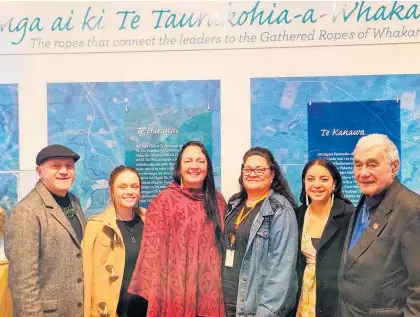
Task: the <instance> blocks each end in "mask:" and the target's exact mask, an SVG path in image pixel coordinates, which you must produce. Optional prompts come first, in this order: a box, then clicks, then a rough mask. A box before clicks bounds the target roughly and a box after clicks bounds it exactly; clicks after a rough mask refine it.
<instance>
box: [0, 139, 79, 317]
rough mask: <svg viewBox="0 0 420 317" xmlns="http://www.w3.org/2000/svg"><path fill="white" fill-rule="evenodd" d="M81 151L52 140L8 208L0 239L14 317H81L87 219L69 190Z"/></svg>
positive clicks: (77, 200) (39, 154) (40, 153)
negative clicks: (30, 183)
mask: <svg viewBox="0 0 420 317" xmlns="http://www.w3.org/2000/svg"><path fill="white" fill-rule="evenodd" d="M79 158H80V156H79V155H78V154H77V153H75V152H73V151H72V150H71V149H69V148H67V147H65V146H62V145H58V144H54V145H50V146H47V147H46V148H44V149H42V150H41V151H40V152H39V153H38V155H37V157H36V165H37V166H36V171H37V174H38V176H39V181H38V183H37V184H36V185H35V188H34V189H33V190H32V191H31V192H30V193H29V194H28V195H27V196H26V197H24V198H23V199H22V200H21V201H20V202H19V203H18V204H17V205H16V206H15V207H14V208H13V210H12V211H11V213H10V216H9V219H8V221H7V222H6V228H5V234H4V242H5V253H6V257H7V259H8V260H9V288H10V292H11V294H12V299H13V316H14V317H43V316H60V317H82V316H83V270H82V252H81V246H80V243H81V240H82V238H83V232H84V227H85V223H86V220H85V218H84V215H83V212H82V209H81V207H80V202H79V199H78V198H77V197H76V196H74V195H73V194H72V193H70V192H69V189H70V187H71V186H72V184H73V181H74V177H75V163H76V162H77V160H78V159H79Z"/></svg>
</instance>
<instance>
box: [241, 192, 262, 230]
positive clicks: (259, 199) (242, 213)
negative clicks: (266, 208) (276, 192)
mask: <svg viewBox="0 0 420 317" xmlns="http://www.w3.org/2000/svg"><path fill="white" fill-rule="evenodd" d="M267 196H268V193H267V194H264V195H263V196H261V197H260V198H258V199H257V201H256V202H255V204H254V206H252V207H251V209H249V210H248V211H247V212H246V213H245V208H246V203H245V205H244V206H243V208H242V209H241V212H240V213H239V215H238V217H236V221H235V230H237V229H238V228H239V226H240V225H241V223H242V222H244V220H245V219H246V217H248V216H249V214H250V213H251V211H253V210H254V208H255V206H256V205H258V203H259V202H261V201H263V200H264V199H265V198H266V197H267ZM244 213H245V214H244Z"/></svg>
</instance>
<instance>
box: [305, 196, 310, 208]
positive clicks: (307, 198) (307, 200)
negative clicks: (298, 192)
mask: <svg viewBox="0 0 420 317" xmlns="http://www.w3.org/2000/svg"><path fill="white" fill-rule="evenodd" d="M305 198H306V206H309V196H308V194H306V195H305Z"/></svg>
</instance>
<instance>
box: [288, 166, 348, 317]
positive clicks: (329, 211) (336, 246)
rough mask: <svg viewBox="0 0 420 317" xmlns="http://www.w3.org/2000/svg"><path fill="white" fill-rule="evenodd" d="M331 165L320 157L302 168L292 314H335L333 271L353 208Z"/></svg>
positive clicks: (313, 316) (330, 316) (307, 316)
mask: <svg viewBox="0 0 420 317" xmlns="http://www.w3.org/2000/svg"><path fill="white" fill-rule="evenodd" d="M342 186H343V182H342V179H341V175H340V173H339V171H338V169H337V168H336V167H335V165H334V164H333V163H332V162H331V161H329V160H327V159H323V158H319V159H315V160H312V161H310V162H308V163H307V164H306V165H305V167H304V168H303V171H302V190H301V193H300V202H301V203H302V205H301V206H300V207H299V208H298V209H297V220H298V227H299V253H298V261H297V272H298V277H299V298H298V305H297V313H296V317H320V316H328V317H336V316H337V296H338V289H337V274H338V269H339V266H340V259H341V253H342V250H343V246H344V240H345V238H346V234H347V229H348V226H349V222H350V218H351V216H352V213H353V212H354V210H355V208H354V206H353V205H352V203H351V202H350V201H349V200H348V199H347V198H346V197H345V196H344V194H343V192H342Z"/></svg>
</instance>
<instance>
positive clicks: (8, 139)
mask: <svg viewBox="0 0 420 317" xmlns="http://www.w3.org/2000/svg"><path fill="white" fill-rule="evenodd" d="M18 116H19V112H18V86H17V85H15V84H0V206H1V207H2V208H4V209H6V211H8V212H9V211H10V210H11V208H12V207H13V205H15V204H16V203H17V200H18V193H17V175H18V170H19V117H18Z"/></svg>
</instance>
